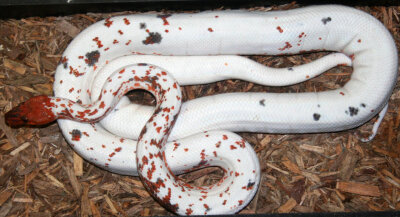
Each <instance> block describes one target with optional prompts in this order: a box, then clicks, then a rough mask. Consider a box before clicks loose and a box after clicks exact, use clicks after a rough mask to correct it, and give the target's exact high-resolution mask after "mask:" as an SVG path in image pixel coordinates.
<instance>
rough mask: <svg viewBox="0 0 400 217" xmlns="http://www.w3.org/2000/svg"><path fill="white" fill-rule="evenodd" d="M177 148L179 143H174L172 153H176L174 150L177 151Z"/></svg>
mask: <svg viewBox="0 0 400 217" xmlns="http://www.w3.org/2000/svg"><path fill="white" fill-rule="evenodd" d="M178 147H179V143H176V142H175V143H174V149H173V151H176V149H178Z"/></svg>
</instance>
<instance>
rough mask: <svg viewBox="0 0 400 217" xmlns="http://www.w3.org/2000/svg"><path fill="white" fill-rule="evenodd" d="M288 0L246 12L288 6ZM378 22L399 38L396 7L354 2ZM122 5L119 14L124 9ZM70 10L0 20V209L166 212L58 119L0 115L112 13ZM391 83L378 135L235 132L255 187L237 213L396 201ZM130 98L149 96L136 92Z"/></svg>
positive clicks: (243, 87) (333, 73) (48, 77)
mask: <svg viewBox="0 0 400 217" xmlns="http://www.w3.org/2000/svg"><path fill="white" fill-rule="evenodd" d="M295 7H298V5H296V4H289V5H283V6H277V7H272V8H253V9H252V10H270V9H290V8H295ZM358 8H359V9H361V10H363V11H366V12H367V13H370V14H372V15H373V16H375V17H377V18H378V19H379V20H381V21H382V22H383V23H384V24H385V26H386V27H387V28H388V29H389V30H390V31H391V33H392V34H393V35H394V38H395V40H396V44H397V47H399V45H400V22H399V16H400V7H399V6H396V7H358ZM126 13H128V12H126ZM126 13H114V14H92V13H88V14H76V15H72V16H66V17H44V18H38V17H30V18H25V19H20V20H15V19H8V20H0V53H1V56H0V57H1V58H0V84H1V86H0V109H1V111H0V216H134V215H142V216H154V215H172V214H171V213H169V212H168V211H166V210H165V209H164V208H163V207H161V206H160V205H159V204H158V203H157V202H155V201H154V199H153V198H152V197H150V195H149V194H148V193H147V192H146V191H145V189H144V188H143V186H142V184H141V182H140V180H139V179H138V178H137V177H128V176H121V175H117V174H112V173H110V172H107V171H104V170H101V169H99V168H97V167H95V166H93V165H92V164H90V163H88V162H86V161H84V160H82V159H81V158H80V157H79V156H78V155H76V154H75V153H74V152H73V150H72V149H71V147H70V146H69V145H68V144H67V143H66V142H65V140H64V138H63V136H62V135H61V133H60V130H59V128H58V125H57V124H56V123H53V124H51V125H49V126H47V127H44V128H21V129H11V128H9V127H8V126H6V125H5V124H4V118H3V115H4V113H5V112H7V111H9V110H10V109H11V108H12V107H13V106H15V105H17V104H18V103H20V102H22V101H25V100H27V99H28V98H30V97H32V96H34V95H39V94H45V95H51V94H52V83H53V80H54V78H53V76H54V73H55V69H56V66H57V62H58V60H59V59H60V57H61V54H62V52H63V50H64V49H65V48H66V47H67V45H68V43H69V42H70V41H71V40H72V38H73V37H74V36H75V35H76V34H77V33H79V32H80V31H82V30H83V29H85V28H86V27H87V26H89V25H90V24H92V23H94V22H96V21H98V20H101V19H104V18H108V17H110V16H113V15H119V14H126ZM325 54H326V53H313V54H304V55H295V56H283V57H276V56H251V57H250V58H252V59H254V60H256V61H258V62H260V63H263V64H265V65H268V66H273V67H288V66H293V65H299V64H303V63H307V62H310V61H312V60H315V59H317V58H319V57H321V56H323V55H325ZM350 74H351V68H350V67H342V66H340V67H336V68H334V69H331V70H329V71H328V72H327V73H325V74H324V75H322V76H319V77H317V78H314V79H311V80H310V81H307V82H304V83H302V84H299V85H294V86H291V87H280V88H278V87H274V88H272V87H262V86H259V85H255V84H252V83H249V82H243V81H238V80H227V81H222V82H217V83H213V84H208V85H201V86H188V87H184V88H183V90H184V97H185V100H188V99H192V98H195V97H200V96H204V95H211V94H215V93H222V92H235V91H241V92H244V91H251V92H259V91H264V92H311V91H323V90H327V89H332V88H337V87H340V86H342V85H343V84H344V83H346V81H347V80H348V79H349V76H350ZM399 85H400V83H399V82H398V85H397V86H396V88H395V90H394V92H393V95H392V97H391V99H390V102H389V111H388V113H387V115H386V117H385V119H384V121H383V123H382V125H381V127H380V129H379V133H378V135H377V137H376V138H375V139H374V140H373V141H371V142H368V143H362V142H360V140H359V135H364V136H365V135H368V133H369V132H370V130H371V127H372V123H373V121H374V120H372V121H370V122H369V123H367V124H366V125H364V126H362V127H360V128H357V129H354V130H348V131H345V132H339V133H323V134H303V135H300V134H298V135H297V134H296V135H271V134H251V133H241V135H242V136H243V137H244V138H245V139H246V140H248V141H249V142H250V143H251V144H252V145H254V149H255V150H256V152H257V154H258V157H259V160H260V163H261V167H262V178H261V184H260V188H259V190H258V193H257V195H256V196H255V198H254V200H253V201H252V202H251V204H250V205H249V206H248V207H246V208H245V209H244V210H243V211H241V212H240V213H242V214H244V213H246V214H253V213H287V212H341V211H346V212H357V211H383V210H399V209H400V167H399V165H400V161H399V155H400V134H399V131H398V129H399V125H400V113H398V112H397V111H398V110H399V105H400V88H399V87H400V86H399ZM132 99H133V100H134V101H142V102H143V101H145V102H146V103H151V102H152V100H153V99H152V97H151V96H150V95H149V94H147V93H143V92H136V93H134V94H133V96H132ZM221 176H222V175H221V171H220V170H219V169H218V168H209V169H203V170H199V171H196V172H192V173H190V174H186V175H183V176H181V177H182V178H184V179H185V180H186V181H189V182H191V183H195V185H198V186H201V185H209V184H210V183H215V182H216V181H218V179H219V178H220V177H221Z"/></svg>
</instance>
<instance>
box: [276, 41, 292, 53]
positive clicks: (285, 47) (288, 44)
mask: <svg viewBox="0 0 400 217" xmlns="http://www.w3.org/2000/svg"><path fill="white" fill-rule="evenodd" d="M291 47H292V45H291V44H290V43H289V42H285V46H284V47H282V48H279V49H278V50H280V51H284V50H286V49H290V48H291Z"/></svg>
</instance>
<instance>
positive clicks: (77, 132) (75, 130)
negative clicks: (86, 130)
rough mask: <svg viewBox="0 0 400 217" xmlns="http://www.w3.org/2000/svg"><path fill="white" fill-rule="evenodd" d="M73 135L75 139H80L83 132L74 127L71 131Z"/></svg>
mask: <svg viewBox="0 0 400 217" xmlns="http://www.w3.org/2000/svg"><path fill="white" fill-rule="evenodd" d="M71 135H72V140H73V141H79V140H80V139H81V137H82V133H81V131H80V130H78V129H73V130H72V132H71Z"/></svg>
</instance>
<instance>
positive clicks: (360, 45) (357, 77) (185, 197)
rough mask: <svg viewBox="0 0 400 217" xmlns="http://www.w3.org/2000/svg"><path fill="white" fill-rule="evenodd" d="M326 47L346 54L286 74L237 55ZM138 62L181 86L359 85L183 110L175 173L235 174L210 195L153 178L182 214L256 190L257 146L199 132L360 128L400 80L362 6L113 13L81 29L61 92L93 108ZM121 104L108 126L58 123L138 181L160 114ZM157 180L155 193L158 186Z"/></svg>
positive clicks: (61, 69)
mask: <svg viewBox="0 0 400 217" xmlns="http://www.w3.org/2000/svg"><path fill="white" fill-rule="evenodd" d="M316 50H327V51H337V52H339V53H334V54H330V55H328V56H325V57H324V58H322V59H320V60H317V61H315V62H312V63H309V64H306V65H302V66H297V67H290V68H283V69H271V68H267V67H265V66H262V65H260V64H258V63H255V62H253V61H250V60H249V59H246V58H244V57H239V56H235V55H237V54H243V55H249V54H257V55H262V54H266V55H278V54H296V53H301V52H308V51H316ZM133 54H146V55H133ZM222 55H224V56H222ZM135 63H150V64H153V65H156V66H160V67H161V68H164V69H165V70H166V71H168V72H169V73H171V74H172V75H173V77H174V78H175V79H176V80H177V82H178V83H179V84H180V85H188V84H202V83H209V82H214V81H218V80H223V79H228V78H237V79H243V80H248V81H252V82H255V83H259V84H263V85H273V86H282V85H290V84H294V83H298V82H302V81H305V80H307V79H309V78H312V77H314V76H316V75H318V74H320V73H322V72H323V71H325V70H327V69H329V68H331V67H334V66H336V65H339V64H345V65H352V66H353V74H352V76H351V79H350V81H348V82H347V83H346V85H345V86H344V87H342V88H339V89H336V90H330V91H324V92H318V93H279V94H278V93H229V94H220V95H216V96H208V97H203V98H199V99H195V100H191V101H188V102H186V103H184V104H183V106H182V108H181V113H180V114H179V116H178V118H177V121H176V123H175V126H174V128H173V130H172V132H171V134H170V136H169V141H172V140H176V141H172V142H170V143H168V144H167V145H166V148H165V158H166V160H167V163H168V165H169V167H170V168H171V170H172V171H173V172H174V173H175V174H179V173H182V172H184V171H187V170H191V169H193V168H199V167H203V166H208V165H217V166H222V167H223V168H225V170H226V173H225V177H224V178H223V180H222V181H221V182H220V183H218V184H217V186H211V187H205V188H204V189H203V190H199V189H197V190H196V189H192V190H191V189H190V188H188V187H186V188H185V189H184V188H181V190H179V187H178V188H175V190H172V191H171V190H170V189H171V188H173V187H176V186H175V185H176V184H171V183H172V182H169V181H170V179H169V178H167V177H165V176H166V175H165V174H164V173H162V172H160V174H158V179H157V178H154V177H153V180H152V181H151V182H152V183H153V184H150V185H149V184H148V183H147V184H146V181H144V183H145V185H147V187H149V186H150V189H151V191H153V192H152V193H153V195H154V192H156V193H155V195H156V197H158V200H159V201H161V203H162V204H163V205H164V206H166V207H167V208H169V209H170V210H172V211H174V212H176V213H178V214H182V215H185V214H221V213H235V212H237V211H239V210H240V209H242V208H243V207H244V206H246V205H247V204H248V203H249V202H250V201H251V199H252V197H253V195H254V193H255V191H256V189H257V187H258V182H259V177H260V174H259V172H260V171H259V165H258V161H257V159H256V155H255V153H254V151H253V150H252V148H251V147H250V146H249V145H248V144H246V143H245V142H244V141H243V140H242V139H241V138H240V137H238V136H237V135H236V134H233V133H230V132H226V131H224V132H214V131H212V132H204V133H200V134H198V133H199V132H203V131H206V130H229V131H247V132H265V133H309V132H332V131H341V130H346V129H350V128H354V127H357V126H359V125H361V124H363V123H365V122H366V121H368V120H370V119H371V118H372V117H373V116H375V115H376V114H377V113H378V112H379V111H380V110H382V109H383V108H384V107H385V105H386V104H387V101H388V99H389V96H390V94H391V92H392V89H393V87H394V84H395V82H396V78H397V51H396V47H395V44H394V42H393V39H392V37H391V35H390V33H389V32H388V31H387V30H386V29H385V27H384V26H383V25H382V24H381V23H380V22H379V21H377V20H376V19H375V18H373V17H372V16H370V15H368V14H366V13H364V12H362V11H359V10H356V9H353V8H348V7H343V6H336V5H329V6H312V7H306V8H301V9H294V10H290V11H278V12H248V11H215V12H202V13H196V14H173V15H152V14H141V15H127V16H120V17H113V18H110V19H107V20H104V21H100V22H98V23H96V24H94V25H92V26H90V27H89V28H87V29H85V30H84V31H82V33H80V34H79V35H78V36H77V37H76V38H75V39H74V40H73V41H72V42H71V44H70V45H69V46H68V48H67V49H66V51H65V52H64V54H63V59H62V60H61V64H60V65H59V66H58V68H57V72H56V79H55V84H54V92H55V96H57V97H64V98H68V99H70V100H72V101H77V100H78V101H79V102H81V103H82V104H89V103H90V102H92V101H95V100H96V99H97V98H98V97H99V95H100V92H101V87H102V86H103V84H104V83H105V82H106V80H107V79H108V78H109V76H111V74H112V73H113V72H115V71H118V70H120V69H121V67H124V66H127V65H132V64H135ZM155 68H156V67H155ZM157 69H158V68H157ZM106 83H107V82H106ZM117 108H118V109H115V111H113V112H112V113H111V114H109V115H108V116H107V117H106V118H104V119H103V120H102V121H101V123H95V124H85V123H78V122H75V121H71V120H59V121H58V122H59V125H60V128H61V129H62V132H63V134H64V136H65V137H66V139H67V140H68V142H69V143H70V144H71V145H72V146H73V148H74V150H75V151H77V152H78V153H79V154H80V155H81V156H82V157H84V158H85V159H87V160H89V161H91V162H93V163H94V164H96V165H98V166H100V167H102V168H105V169H107V170H109V171H112V172H116V173H120V174H128V175H137V165H136V162H135V157H133V156H134V155H133V153H136V152H135V151H136V141H135V140H134V139H137V137H138V136H139V133H140V132H141V129H142V128H143V126H144V125H145V123H146V122H147V120H148V119H149V118H150V116H151V114H152V113H153V111H154V108H152V107H148V106H141V105H134V104H130V103H129V101H128V100H127V99H123V100H121V102H120V103H119V105H118V106H117ZM147 128H148V127H147ZM153 131H154V129H153ZM194 134H197V135H195V136H194V137H187V136H190V135H194ZM184 137H186V138H184ZM127 138H129V139H127ZM182 138H183V139H182ZM225 142H227V143H225ZM242 148H244V149H243V150H241V149H242ZM221 149H223V150H221ZM239 149H240V150H239ZM217 151H218V153H217ZM159 157H160V156H159ZM154 158H155V157H154ZM140 160H141V159H139V162H140ZM141 163H142V164H143V161H142V162H141ZM156 171H157V172H158V171H161V170H159V169H156ZM228 171H232V172H228ZM142 176H143V175H142ZM155 176H157V175H155ZM167 179H168V180H167ZM154 183H156V184H157V185H158V186H157V188H156V189H154V188H152V187H151V186H153V187H154V186H155V185H156V184H154ZM162 183H168V185H167V186H169V187H165V186H163V185H164V184H162ZM177 183H180V182H179V181H177ZM231 184H232V186H229V185H231ZM180 185H184V184H182V183H180ZM168 189H169V190H168ZM177 189H178V190H177ZM188 190H189V192H188ZM204 192H206V193H204Z"/></svg>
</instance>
